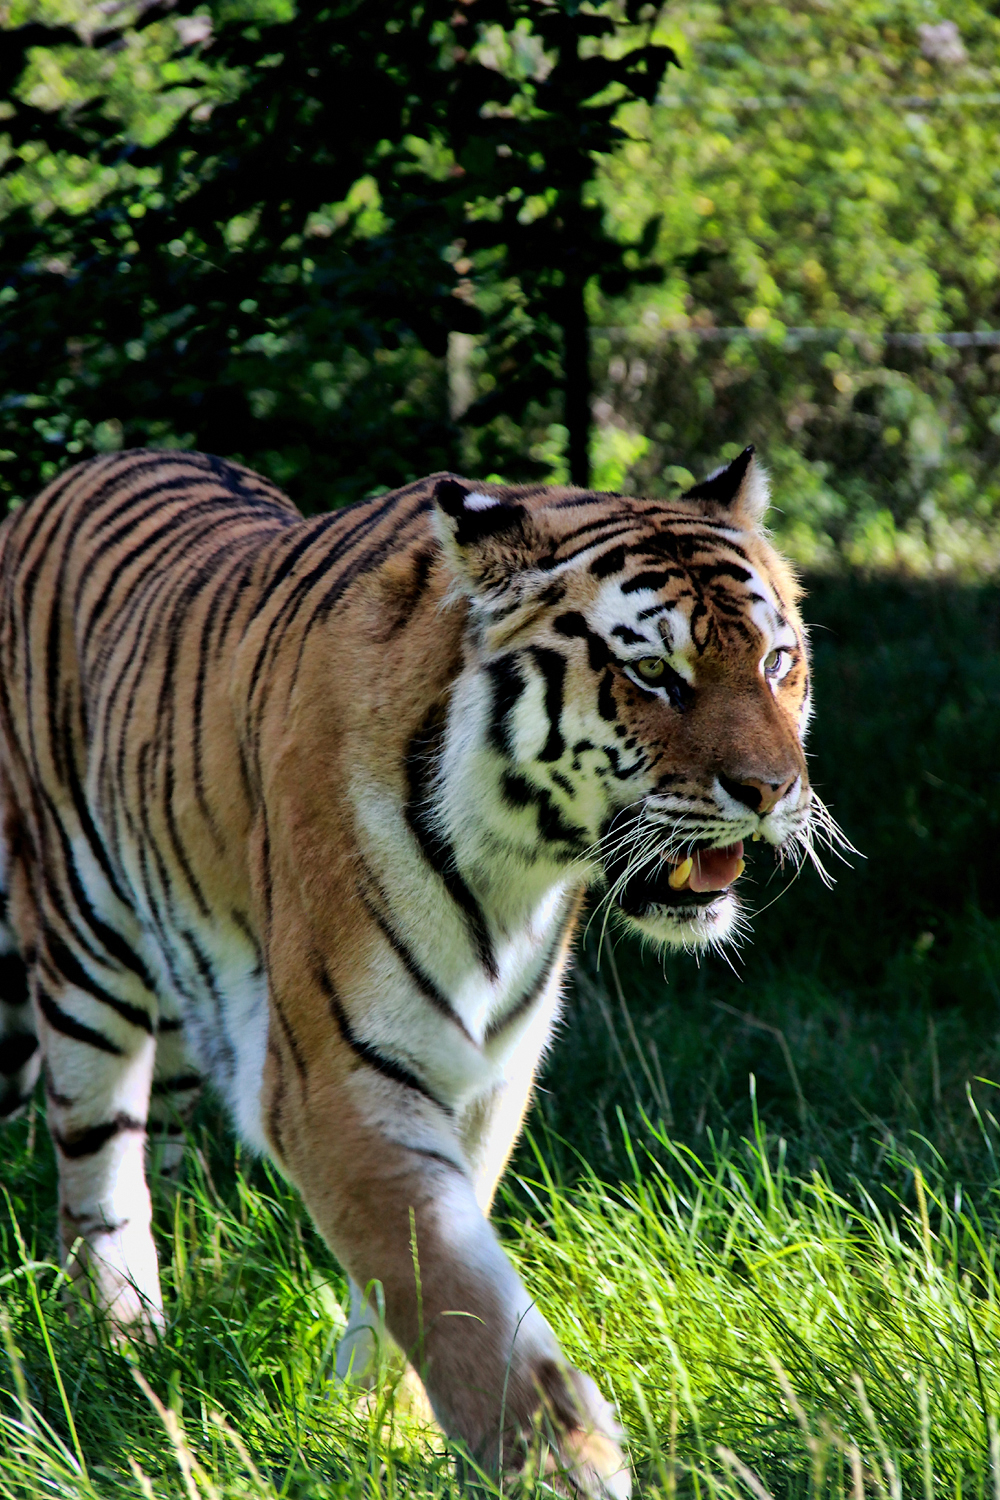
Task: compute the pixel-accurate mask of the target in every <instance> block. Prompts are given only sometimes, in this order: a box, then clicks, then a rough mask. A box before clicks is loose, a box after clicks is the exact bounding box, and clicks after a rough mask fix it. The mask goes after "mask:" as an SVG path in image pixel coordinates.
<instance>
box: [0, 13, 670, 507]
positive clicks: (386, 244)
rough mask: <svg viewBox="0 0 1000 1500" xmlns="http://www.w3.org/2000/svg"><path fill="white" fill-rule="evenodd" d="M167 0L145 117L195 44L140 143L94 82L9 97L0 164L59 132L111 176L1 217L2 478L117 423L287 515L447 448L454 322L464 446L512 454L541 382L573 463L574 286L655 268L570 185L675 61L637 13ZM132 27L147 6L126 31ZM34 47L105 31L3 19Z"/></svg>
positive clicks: (58, 456)
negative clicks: (176, 107)
mask: <svg viewBox="0 0 1000 1500" xmlns="http://www.w3.org/2000/svg"><path fill="white" fill-rule="evenodd" d="M191 10H192V7H191V6H190V5H188V6H187V7H184V6H181V7H179V8H178V11H176V12H174V17H175V18H176V17H177V16H178V15H180V16H181V18H182V20H183V19H184V18H185V16H186V18H187V22H188V24H187V25H177V23H176V20H171V21H170V23H169V24H171V25H175V26H176V30H177V41H178V46H177V47H176V48H175V49H174V55H173V57H172V58H171V59H170V67H166V66H164V67H162V68H161V70H160V75H159V77H158V78H157V79H155V80H154V81H153V85H152V87H151V88H150V95H149V100H148V105H147V114H148V113H156V112H157V111H158V112H159V115H160V116H161V117H165V116H167V115H169V112H170V111H169V100H168V98H167V96H169V95H170V94H171V91H173V93H174V94H176V71H175V72H171V70H170V68H171V67H172V68H174V69H175V70H176V67H177V64H178V59H179V60H180V63H181V64H183V63H185V61H186V62H188V63H190V62H191V60H192V59H194V60H198V61H200V62H201V63H202V64H203V77H202V87H201V88H200V89H199V90H191V91H190V93H191V97H190V100H189V103H188V105H187V107H185V108H184V109H183V110H182V111H181V112H180V116H179V118H178V119H177V120H176V123H175V124H173V126H172V128H168V129H166V131H165V133H163V134H162V135H161V136H160V138H159V139H154V140H152V141H149V142H147V143H145V144H143V143H141V142H140V141H138V140H137V139H136V133H137V132H136V131H135V130H132V132H131V133H130V132H129V131H128V130H123V128H122V120H121V117H120V112H119V114H118V116H117V117H116V115H115V113H114V112H113V111H109V110H108V107H107V102H106V100H105V101H102V99H101V98H100V96H99V94H97V95H95V92H94V90H93V89H91V91H90V96H89V97H88V98H86V100H85V103H84V105H83V107H79V100H76V101H74V102H75V103H76V105H77V108H75V109H74V108H70V109H63V110H62V111H61V112H59V113H52V112H48V113H47V112H44V111H41V110H39V109H38V108H33V107H32V105H31V104H30V102H26V101H25V99H24V98H23V97H20V98H18V100H17V105H16V113H15V114H14V117H13V120H12V121H11V122H10V127H11V136H12V140H11V144H12V147H13V148H14V149H13V151H12V153H11V155H10V156H9V157H8V160H7V164H6V168H5V170H6V171H7V172H8V173H10V172H11V171H13V170H16V169H18V168H19V167H20V165H21V164H22V163H23V161H24V159H25V155H26V148H28V151H27V154H28V155H30V154H31V153H32V152H34V153H35V154H36V155H37V153H38V152H39V151H45V152H47V153H49V154H50V156H51V157H52V159H53V160H54V161H56V162H57V163H59V164H63V165H64V164H65V162H66V160H67V156H68V153H70V152H72V153H75V155H76V157H77V158H86V159H87V160H88V161H89V162H90V163H92V164H93V166H94V169H95V170H97V169H98V168H102V169H104V170H105V171H107V169H109V168H112V169H113V183H112V186H111V187H110V189H109V190H107V191H105V192H104V193H103V194H102V195H100V196H99V197H97V198H96V201H94V202H92V203H90V204H88V205H86V206H85V207H84V209H83V211H81V212H67V211H65V210H64V209H61V208H57V209H56V210H55V211H53V212H51V213H49V214H48V216H47V217H45V218H44V219H41V220H40V219H39V216H38V214H37V213H36V212H32V210H31V208H30V206H28V207H23V208H20V209H17V208H15V209H14V210H13V211H11V212H10V213H9V214H8V217H7V220H6V223H5V225H4V249H3V259H4V265H3V281H4V290H3V292H2V293H0V296H2V297H3V298H5V299H6V300H5V302H4V304H3V322H2V327H0V370H2V372H3V387H4V390H5V392H6V393H7V395H6V398H5V407H6V410H5V416H4V425H5V430H6V434H7V435H6V438H5V447H6V448H7V451H8V455H14V456H13V457H11V458H9V460H8V464H7V465H6V468H7V470H8V473H10V475H11V477H10V479H9V480H8V492H10V493H14V494H22V495H23V494H27V493H30V492H31V490H32V489H33V488H35V487H36V486H37V483H38V481H39V480H40V479H41V478H45V477H47V476H48V475H49V474H50V473H51V472H54V469H55V468H57V467H58V466H59V465H60V464H62V463H64V462H65V461H67V460H68V459H71V458H72V457H73V456H75V454H76V453H85V452H87V451H88V450H90V449H93V448H94V447H98V448H100V447H101V446H111V445H116V444H118V443H124V444H127V445H132V444H135V443H144V442H145V443H148V442H154V443H178V442H179V443H184V444H194V445H196V446H199V447H204V448H208V449H210V450H215V451H219V452H223V453H226V454H230V455H240V456H242V457H243V458H244V459H246V460H247V461H248V462H251V463H253V464H255V465H256V466H258V467H260V468H262V469H264V470H265V471H267V472H269V473H270V474H271V475H272V476H273V477H275V478H276V479H278V480H279V482H282V483H284V484H286V485H287V486H289V487H290V488H291V489H292V491H293V493H295V494H296V497H297V498H298V499H300V500H301V501H304V502H305V503H306V505H307V506H310V507H314V508H323V507H325V506H326V505H328V504H330V503H335V502H338V501H343V500H346V499H352V498H355V497H356V496H357V495H360V494H364V493H366V492H369V491H371V490H372V489H374V488H379V487H387V486H391V485H393V484H396V483H400V482H405V480H406V479H408V478H411V477H413V476H414V475H416V474H419V473H423V472H426V471H427V470H428V469H433V468H440V467H447V466H452V465H454V464H456V463H457V462H458V461H459V460H460V459H461V458H462V456H463V452H462V448H463V441H465V439H463V432H462V430H461V429H460V428H459V426H458V424H457V423H456V422H455V421H454V420H453V419H452V418H451V416H450V415H449V412H448V405H447V397H446V372H445V356H446V353H447V349H448V345H449V337H450V336H453V335H455V334H465V335H471V334H475V335H477V337H478V343H479V351H478V358H479V360H480V363H481V365H482V367H483V378H482V381H481V384H482V385H484V386H489V387H491V388H490V389H488V390H486V391H485V392H484V393H483V394H482V396H481V399H480V400H478V401H477V402H476V403H474V405H473V406H472V408H471V410H470V411H469V412H467V413H466V414H465V419H464V424H463V425H464V427H465V429H466V430H467V431H468V430H469V429H471V431H472V433H473V434H474V435H475V434H476V433H477V432H478V433H481V434H482V435H483V441H482V444H481V447H482V453H483V456H485V457H486V459H487V460H490V459H492V460H494V462H499V461H500V460H501V459H502V461H503V463H504V467H505V470H506V472H507V473H508V474H510V475H511V476H512V477H516V476H517V475H518V474H523V475H527V474H532V473H538V472H539V471H540V469H541V467H542V465H541V464H540V462H539V461H538V460H532V459H531V457H530V456H529V455H527V454H525V453H524V452H523V451H518V449H519V448H521V446H522V445H521V444H520V443H518V441H517V438H518V435H519V433H520V424H522V423H523V422H524V421H525V419H526V415H527V414H528V413H529V411H530V409H532V408H533V407H534V408H547V409H550V410H551V409H556V408H555V405H554V403H555V401H556V400H557V399H558V396H559V394H560V393H561V394H562V400H563V404H564V407H565V422H566V425H567V427H568V428H569V433H570V436H569V448H570V459H571V466H572V471H573V474H574V477H575V478H577V479H578V480H579V481H581V482H586V478H587V451H588V450H587V429H588V425H589V419H590V413H589V389H588V378H587V370H588V359H587V321H586V303H585V295H586V288H587V285H588V283H589V282H591V281H592V280H594V279H595V278H600V279H601V280H602V281H603V283H604V285H605V286H606V287H609V288H611V289H621V288H622V287H623V286H625V285H626V284H628V283H629V282H630V281H636V280H641V279H643V278H646V279H648V278H650V277H656V276H657V275H659V274H660V272H659V270H658V268H657V267H656V266H655V265H653V264H652V263H651V262H650V261H649V258H648V251H649V249H650V248H651V246H652V243H653V240H654V239H655V226H650V227H648V228H646V227H644V229H643V231H642V232H641V233H640V234H639V235H638V236H635V237H633V242H632V243H622V242H619V241H618V240H616V239H614V238H612V237H611V236H609V235H608V234H607V232H606V230H605V227H604V220H603V215H602V212H601V210H600V207H599V206H598V205H597V203H596V202H593V201H588V198H587V188H588V184H589V183H590V182H591V181H592V179H593V176H594V172H595V164H596V161H597V159H598V158H599V157H600V156H601V155H602V154H606V153H608V152H610V151H612V150H614V148H615V146H616V144H617V142H618V140H619V139H620V132H619V128H618V126H617V125H616V123H615V115H616V112H617V110H618V109H619V108H620V105H621V104H622V102H628V101H629V100H637V99H644V100H647V101H651V100H652V99H653V98H654V97H655V95H656V92H657V89H658V87H659V85H660V81H661V78H662V75H663V72H664V69H665V67H666V65H667V63H668V62H669V61H670V60H671V59H672V57H673V54H672V52H671V50H670V48H669V47H668V46H666V45H665V44H663V43H662V42H660V41H656V40H654V39H652V37H651V35H650V32H651V28H652V25H653V22H654V20H655V11H654V9H653V8H652V7H648V6H646V7H643V6H641V5H640V4H639V3H638V0H620V3H619V4H617V5H616V6H615V7H614V8H613V9H611V8H607V7H604V8H602V10H601V11H600V12H599V13H598V12H595V11H593V10H590V9H588V10H584V9H583V8H582V7H581V6H580V5H579V4H578V3H575V0H553V3H542V0H461V3H460V4H459V5H457V6H456V5H455V4H453V3H448V4H444V3H442V0H428V3H426V4H424V5H416V6H415V5H413V4H412V3H402V0H339V3H337V0H333V3H331V4H317V3H315V0H311V3H303V4H302V5H300V7H299V10H298V11H297V13H295V14H294V15H293V14H291V13H289V12H287V11H286V12H284V13H282V12H281V11H280V10H278V9H277V7H274V8H272V9H270V10H269V11H261V10H260V8H259V7H258V10H257V12H256V14H254V13H251V12H248V11H247V9H245V8H244V9H242V10H240V11H238V12H236V13H235V14H233V13H232V12H231V11H228V12H227V10H226V9H225V8H224V7H223V6H222V5H217V6H216V7H215V9H214V10H213V11H212V12H211V14H210V16H209V17H208V18H207V19H202V20H201V21H200V23H199V21H198V17H199V16H204V12H203V11H202V12H199V13H198V16H195V15H193V14H191ZM643 16H647V19H645V20H643V19H642V17H643ZM209 19H210V20H211V23H212V24H211V27H210V26H209V25H208V20H209ZM158 22H159V23H161V24H162V22H163V11H162V9H161V8H159V7H158V6H157V5H153V6H149V7H147V8H146V9H145V10H143V11H142V12H141V14H140V15H139V17H138V19H137V20H136V21H135V23H134V25H135V26H142V27H150V26H152V25H154V24H157V23H158ZM192 23H193V24H192ZM130 34H131V35H134V34H135V31H134V28H133V31H132V33H130ZM45 40H48V41H56V42H58V43H59V44H60V46H61V47H62V48H63V49H64V55H63V67H64V70H67V71H68V73H69V74H70V75H72V71H73V62H74V59H73V57H72V53H73V49H74V48H75V49H76V50H77V52H78V53H79V54H81V55H82V54H84V53H87V54H88V55H92V54H93V53H94V51H95V50H97V51H101V50H103V51H105V52H106V53H108V55H109V56H110V55H113V49H114V47H115V46H117V45H119V44H120V42H121V34H120V32H119V31H114V30H113V31H106V32H104V33H98V34H96V35H94V36H91V37H89V38H88V39H86V40H84V39H81V38H80V37H79V36H76V35H73V36H72V37H71V36H68V34H67V32H66V30H65V28H62V29H61V30H59V31H58V32H52V33H51V34H49V35H48V36H46V28H45V27H43V26H42V25H41V23H40V22H36V23H35V24H34V25H31V26H28V27H26V28H23V29H20V30H15V31H13V32H12V33H10V35H9V37H8V39H7V42H8V45H7V47H6V49H5V58H6V61H5V67H6V69H7V71H8V77H14V76H15V75H17V74H18V70H19V67H20V68H22V69H23V67H25V66H28V65H29V64H30V63H31V62H32V59H33V57H35V56H37V54H34V53H33V52H32V51H31V49H33V48H35V47H37V46H38V44H39V43H40V42H41V41H45ZM67 55H68V61H67ZM209 64H210V67H209ZM20 76H24V75H23V72H22V73H21V75H20ZM22 92H23V91H22ZM140 133H141V132H140ZM505 424H506V426H505ZM512 424H513V426H512ZM505 432H506V434H507V436H506V440H505ZM512 433H513V438H514V440H513V442H512V441H511V434H512ZM466 449H468V442H467V441H466Z"/></svg>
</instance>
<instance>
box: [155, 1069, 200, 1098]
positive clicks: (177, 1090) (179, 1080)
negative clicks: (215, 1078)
mask: <svg viewBox="0 0 1000 1500" xmlns="http://www.w3.org/2000/svg"><path fill="white" fill-rule="evenodd" d="M198 1088H201V1074H200V1073H175V1074H174V1075H173V1077H171V1078H156V1079H154V1080H153V1088H152V1093H153V1095H154V1096H158V1095H161V1094H186V1093H188V1092H189V1091H190V1090H191V1089H198Z"/></svg>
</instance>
